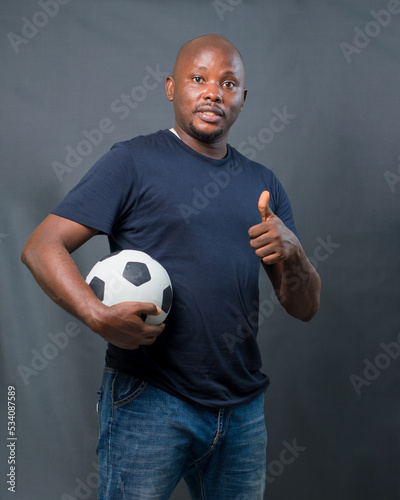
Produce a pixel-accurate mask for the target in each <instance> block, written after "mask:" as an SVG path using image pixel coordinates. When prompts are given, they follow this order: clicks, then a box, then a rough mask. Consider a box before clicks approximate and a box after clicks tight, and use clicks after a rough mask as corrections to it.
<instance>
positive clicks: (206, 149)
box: [174, 124, 228, 160]
mask: <svg viewBox="0 0 400 500" xmlns="http://www.w3.org/2000/svg"><path fill="white" fill-rule="evenodd" d="M174 128H175V131H176V133H177V134H178V137H179V138H180V139H181V140H182V141H183V142H184V143H185V144H186V145H187V146H189V147H190V148H192V149H194V150H195V151H196V152H197V153H200V154H202V155H204V156H208V157H209V158H213V159H214V160H221V159H222V158H225V156H226V155H227V151H228V150H227V138H226V137H224V138H222V139H220V140H219V141H216V142H212V143H208V142H203V141H200V140H198V139H196V138H195V137H192V136H191V135H189V134H187V133H186V132H185V131H184V130H182V129H181V128H180V127H179V125H177V124H175V127H174Z"/></svg>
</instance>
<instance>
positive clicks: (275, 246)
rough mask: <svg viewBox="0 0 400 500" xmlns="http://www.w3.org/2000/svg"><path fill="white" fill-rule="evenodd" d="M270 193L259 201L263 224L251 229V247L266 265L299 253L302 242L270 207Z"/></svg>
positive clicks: (264, 193)
mask: <svg viewBox="0 0 400 500" xmlns="http://www.w3.org/2000/svg"><path fill="white" fill-rule="evenodd" d="M269 198H270V195H269V191H263V192H262V193H261V196H260V199H259V200H258V210H259V212H260V215H261V220H262V222H261V223H260V224H257V225H256V226H253V227H251V228H250V229H249V237H250V246H251V247H252V248H254V249H255V251H256V255H257V257H260V259H261V260H262V261H263V263H264V264H267V265H270V264H276V263H278V262H283V261H285V260H287V259H289V258H290V257H292V256H293V255H295V254H296V253H298V251H299V247H300V242H299V240H298V239H297V237H296V235H295V234H294V233H293V232H292V231H290V229H288V228H287V227H286V226H285V224H284V223H283V222H282V221H281V220H280V219H279V217H277V216H276V215H275V214H274V213H273V212H272V210H271V207H270V206H269Z"/></svg>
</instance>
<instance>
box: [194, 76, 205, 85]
mask: <svg viewBox="0 0 400 500" xmlns="http://www.w3.org/2000/svg"><path fill="white" fill-rule="evenodd" d="M193 81H194V82H196V83H201V82H202V81H203V78H202V77H201V76H194V77H193Z"/></svg>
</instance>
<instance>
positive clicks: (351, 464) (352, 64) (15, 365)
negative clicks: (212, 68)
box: [0, 0, 400, 500]
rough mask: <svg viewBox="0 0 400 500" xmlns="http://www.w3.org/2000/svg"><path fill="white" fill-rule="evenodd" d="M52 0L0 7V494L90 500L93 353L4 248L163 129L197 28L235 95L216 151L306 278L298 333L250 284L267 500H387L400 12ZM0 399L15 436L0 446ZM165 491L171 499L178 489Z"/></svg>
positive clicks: (94, 250) (394, 414)
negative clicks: (235, 158)
mask: <svg viewBox="0 0 400 500" xmlns="http://www.w3.org/2000/svg"><path fill="white" fill-rule="evenodd" d="M57 2H58V3H57ZM57 2H56V1H55V0H43V1H41V2H40V1H36V0H35V1H28V0H19V1H18V2H16V1H12V0H2V2H1V5H0V12H1V48H2V67H3V70H2V83H1V89H0V92H1V97H2V100H1V103H2V116H1V118H2V120H1V155H2V164H1V198H0V200H1V218H0V255H1V258H2V262H3V265H2V266H1V303H0V317H1V333H2V337H1V353H2V362H1V377H2V384H1V388H0V392H1V402H2V408H1V416H2V418H1V423H0V426H1V442H0V446H1V476H0V482H1V484H0V490H1V498H18V499H23V500H25V499H28V498H29V499H30V500H43V499H51V500H60V499H61V500H71V499H72V500H82V499H94V498H95V497H96V468H95V458H96V457H95V444H96V440H97V433H98V427H97V415H96V413H95V403H96V390H97V389H98V386H99V384H100V378H101V371H102V366H103V358H104V351H105V344H104V342H103V341H102V340H101V339H99V338H97V337H96V336H95V335H94V334H93V333H91V332H90V331H89V330H88V329H87V328H86V327H84V326H83V325H82V324H80V323H79V322H78V321H77V320H75V319H74V318H72V317H70V316H69V315H68V314H67V313H65V312H63V311H62V310H60V309H59V308H57V306H55V305H54V304H53V303H52V302H51V301H50V299H48V298H47V296H46V295H45V294H44V293H43V292H42V291H41V290H40V289H39V287H38V285H37V284H36V283H35V281H34V280H33V278H32V276H31V275H30V274H29V272H28V270H27V269H26V268H25V267H24V266H23V265H22V264H21V263H20V261H19V255H20V251H21V249H22V246H23V244H24V242H25V241H26V239H27V238H28V236H29V234H30V233H31V232H32V231H33V229H34V228H35V227H36V226H37V225H38V224H39V223H40V221H41V220H42V219H43V218H44V217H45V216H46V215H47V214H48V212H49V211H50V210H51V209H52V208H53V207H54V206H55V205H56V204H57V203H58V202H59V201H60V200H61V199H62V198H63V197H64V195H65V194H66V193H67V192H68V191H69V190H70V189H71V188H72V187H73V186H74V185H75V184H76V183H77V182H78V181H79V179H80V178H81V177H82V175H83V174H84V173H85V172H86V171H87V170H88V169H89V168H90V167H91V165H92V164H93V163H94V162H95V161H96V159H97V158H99V157H100V156H101V155H102V154H104V153H105V152H106V151H107V150H108V149H109V148H110V147H111V145H112V144H113V143H114V142H116V141H119V140H125V139H128V138H131V137H133V136H136V135H138V134H145V133H150V132H153V131H155V130H158V129H160V128H166V127H170V126H171V125H172V124H173V112H172V107H171V104H170V103H169V102H168V101H167V99H166V98H165V94H164V83H163V82H164V76H165V74H167V73H169V72H170V71H171V69H172V65H173V61H174V59H175V55H176V53H177V50H178V49H179V47H180V46H181V45H182V44H183V43H184V42H185V41H187V40H189V39H191V38H193V37H195V36H198V35H200V34H205V33H220V34H222V35H224V36H226V37H227V38H228V39H230V40H231V41H232V42H233V43H235V44H236V45H237V47H238V48H239V50H240V51H241V53H242V55H243V58H244V60H245V64H246V69H247V87H248V89H249V92H248V100H247V103H246V106H245V109H244V111H243V112H242V114H241V116H240V117H239V120H238V122H237V124H236V125H235V126H234V128H233V129H232V132H231V135H230V143H231V144H232V145H233V146H235V147H237V148H238V149H239V150H240V151H242V152H243V153H244V154H247V155H248V156H250V157H251V158H254V159H255V160H256V161H259V162H261V163H263V164H265V165H267V166H269V167H270V168H272V169H273V170H274V171H275V173H276V174H277V175H278V177H279V178H280V180H281V181H282V183H283V185H284V186H285V188H286V190H287V192H288V194H289V196H290V198H291V201H292V205H293V209H294V213H295V218H296V223H297V228H298V231H299V233H300V235H301V239H302V242H303V245H304V247H305V249H306V251H307V253H308V254H309V256H310V257H312V259H313V262H314V264H315V265H316V267H317V269H318V272H319V273H320V275H321V277H322V281H323V293H322V302H321V309H320V311H319V313H318V315H317V316H316V318H315V319H314V320H313V321H312V322H311V323H308V324H303V323H300V322H298V321H296V320H294V319H292V318H290V317H288V316H287V315H286V314H285V313H284V311H283V310H282V309H281V308H280V307H278V306H276V304H275V303H274V302H272V300H271V299H270V294H271V287H270V286H269V285H268V284H267V282H266V279H265V277H264V276H261V280H262V284H263V285H264V284H265V285H266V286H265V287H264V288H265V289H266V291H265V292H263V294H262V297H261V304H262V312H261V314H260V318H259V322H260V336H259V339H260V346H261V349H262V354H263V360H264V370H265V371H266V372H267V373H268V374H269V375H270V377H271V387H270V389H269V390H268V392H267V397H266V418H267V425H268V432H269V446H268V470H267V481H268V483H267V494H266V498H268V499H270V500H273V499H276V500H282V499H291V498H294V499H299V500H302V499H307V500H314V499H315V500H320V499H321V498H324V499H338V498H341V499H350V500H354V499H362V500H369V499H374V500H375V499H376V500H381V499H385V500H391V499H397V498H399V495H400V479H399V478H400V474H399V472H400V471H399V435H400V433H399V417H400V415H399V383H398V382H399V368H400V359H399V358H400V355H399V353H400V328H399V305H398V302H399V284H398V283H399V282H398V279H399V258H398V255H399V240H400V238H399V232H398V231H399V224H398V219H399V202H400V182H399V181H400V141H399V116H400V104H399V100H400V98H399V85H400V76H399V75H400V63H399V49H400V40H399V31H400V2H398V1H397V0H390V1H389V0H383V1H380V0H336V1H335V0H330V1H328V0H315V1H311V0H303V1H296V0H270V1H262V0H224V1H212V0H208V1H202V2H198V1H194V0H189V1H183V0H175V1H171V2H163V1H161V0H160V1H156V0H147V1H145V0H138V1H133V0H132V1H129V0H114V1H111V0H110V1H105V0H102V1H100V0H97V1H95V0H86V1H83V0H82V1H79V0H70V1H69V0H57ZM127 95H128V96H130V98H129V99H130V104H129V105H128V104H126V103H124V100H127V98H126V96H127ZM124 96H125V97H124ZM279 115H281V119H280V121H276V120H272V119H273V118H274V117H275V116H279ZM282 115H283V118H282ZM271 120H272V122H271ZM277 125H279V127H278V126H277ZM95 129H100V132H97V133H96V130H95ZM278 129H279V130H278ZM85 141H86V142H85ZM107 251H108V248H107V242H106V239H105V238H104V237H98V238H96V239H94V240H92V241H91V242H89V244H87V245H86V246H85V247H84V248H82V249H80V250H79V251H78V252H76V254H75V257H76V261H77V263H78V265H79V267H80V269H81V271H82V274H84V275H86V273H87V272H88V270H89V269H90V267H91V266H92V265H93V263H94V262H95V261H96V260H97V259H98V258H100V257H102V256H103V255H104V254H105V253H106V252H107ZM8 386H14V387H15V388H16V392H17V409H16V414H17V419H16V436H15V437H17V441H15V440H14V441H13V440H11V439H10V440H8V441H7V439H6V438H7V437H10V436H7V435H6V431H7V424H8V423H9V422H11V423H12V424H13V421H12V420H11V419H10V420H8V417H9V416H12V410H13V409H12V407H11V405H10V406H8V404H7V399H8V394H7V388H8ZM10 428H11V429H12V425H11V427H10ZM13 442H15V444H16V450H13V448H12V446H9V447H7V444H12V443H13ZM14 454H15V456H14ZM14 458H15V459H16V466H17V469H16V474H17V475H16V482H17V487H16V493H15V494H14V493H12V492H9V491H8V487H10V486H11V484H7V476H6V474H7V473H10V465H12V464H8V463H7V462H8V459H11V461H12V460H13V459H14ZM8 478H9V479H10V476H9V477H8ZM173 498H174V499H187V498H188V493H187V489H186V487H185V486H184V485H183V484H181V485H179V487H178V489H177V491H176V492H175V493H174V495H173Z"/></svg>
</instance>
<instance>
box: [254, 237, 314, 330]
mask: <svg viewBox="0 0 400 500" xmlns="http://www.w3.org/2000/svg"><path fill="white" fill-rule="evenodd" d="M263 267H264V269H265V271H266V272H267V274H268V276H269V278H270V280H271V283H272V285H273V287H274V289H275V292H276V294H277V297H278V299H279V301H280V303H281V304H282V306H283V307H284V308H285V310H286V311H287V312H288V313H289V314H290V315H291V316H294V317H295V318H297V319H300V320H302V321H310V320H311V319H312V318H313V317H314V316H315V314H316V313H317V311H318V309H319V302H320V293H321V279H320V277H319V275H318V273H317V271H316V270H315V268H314V266H313V265H312V264H311V262H310V261H309V260H308V258H307V256H306V254H305V252H304V250H303V248H302V247H301V245H299V247H298V249H297V251H296V252H295V253H294V254H293V255H292V256H291V257H290V258H288V259H286V260H284V261H281V262H278V263H276V264H271V265H266V264H264V263H263Z"/></svg>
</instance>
